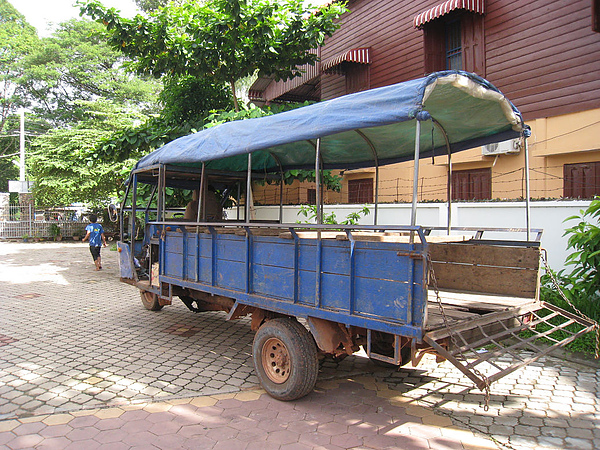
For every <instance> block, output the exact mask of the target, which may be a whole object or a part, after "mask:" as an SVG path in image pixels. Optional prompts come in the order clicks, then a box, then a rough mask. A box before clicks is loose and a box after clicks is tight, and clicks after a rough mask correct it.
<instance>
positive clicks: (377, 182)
mask: <svg viewBox="0 0 600 450" xmlns="http://www.w3.org/2000/svg"><path fill="white" fill-rule="evenodd" d="M376 164H377V165H376V166H375V205H374V209H375V211H373V213H374V216H373V225H377V210H378V208H377V206H378V205H379V161H376Z"/></svg>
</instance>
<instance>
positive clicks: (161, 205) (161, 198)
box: [135, 164, 167, 222]
mask: <svg viewBox="0 0 600 450" xmlns="http://www.w3.org/2000/svg"><path fill="white" fill-rule="evenodd" d="M165 172H166V168H165V166H164V164H161V165H160V167H159V168H158V198H157V204H156V209H157V214H156V220H157V221H158V222H162V221H163V220H164V211H165V187H166V186H165V184H166V179H167V177H166V173H165ZM136 177H137V175H136ZM135 179H137V178H135ZM136 186H137V184H136Z"/></svg>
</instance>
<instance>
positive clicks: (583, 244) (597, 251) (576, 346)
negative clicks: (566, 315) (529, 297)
mask: <svg viewBox="0 0 600 450" xmlns="http://www.w3.org/2000/svg"><path fill="white" fill-rule="evenodd" d="M599 217H600V198H596V199H594V200H593V201H592V203H591V204H590V206H589V207H588V208H587V209H585V210H581V211H580V214H579V215H575V216H571V217H568V218H567V219H565V222H568V221H571V220H577V224H576V225H574V226H572V227H570V228H567V229H566V230H565V233H564V235H563V236H568V237H569V238H568V245H567V248H568V249H572V250H573V252H572V253H571V254H570V255H569V256H568V257H567V260H566V265H567V266H574V268H573V270H572V271H571V272H570V273H568V274H567V273H565V271H564V270H561V271H559V272H558V273H546V274H545V275H544V276H542V280H541V298H542V300H544V301H546V302H548V303H552V304H553V305H556V306H558V307H560V308H563V309H565V310H567V311H571V312H574V313H577V311H575V310H574V308H576V309H577V310H579V311H580V312H581V313H583V314H585V315H586V316H588V317H589V318H590V319H593V320H595V321H596V322H598V321H600V274H599V273H598V267H599V266H600V227H599V226H598V220H599ZM552 275H553V276H554V277H555V279H556V280H557V282H558V284H559V286H560V290H561V291H562V293H563V294H564V297H563V296H562V295H561V293H560V292H559V291H558V290H557V288H556V287H555V285H554V283H553V281H552ZM565 298H566V299H567V300H568V301H566V300H565ZM567 348H569V349H571V350H574V351H583V352H586V353H594V352H595V350H596V336H595V333H587V334H586V335H584V336H582V337H580V338H579V339H577V340H575V341H574V342H572V343H570V344H569V345H567Z"/></svg>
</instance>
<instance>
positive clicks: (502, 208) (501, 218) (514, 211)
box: [229, 200, 590, 271]
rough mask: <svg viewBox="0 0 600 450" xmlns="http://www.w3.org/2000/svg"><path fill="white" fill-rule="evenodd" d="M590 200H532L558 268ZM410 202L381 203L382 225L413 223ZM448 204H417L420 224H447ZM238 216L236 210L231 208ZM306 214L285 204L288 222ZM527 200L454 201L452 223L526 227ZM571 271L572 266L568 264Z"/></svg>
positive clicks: (261, 211) (341, 209) (267, 213)
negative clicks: (569, 229)
mask: <svg viewBox="0 0 600 450" xmlns="http://www.w3.org/2000/svg"><path fill="white" fill-rule="evenodd" d="M589 204H590V202H589V201H577V200H568V201H567V200H565V201H562V200H561V201H543V202H531V227H532V228H542V229H543V230H544V233H543V235H542V247H544V248H545V249H546V250H547V251H548V259H549V262H550V266H551V267H552V268H553V269H554V270H559V269H561V268H563V267H564V262H565V258H566V257H567V255H568V252H567V250H566V248H567V238H566V237H563V233H564V230H565V228H567V227H569V226H571V225H573V223H574V221H570V222H568V223H563V221H564V220H565V219H566V218H567V217H569V216H573V215H575V214H579V211H580V210H582V209H585V208H587V207H588V205H589ZM361 208H362V205H325V212H331V211H333V212H335V214H336V216H337V219H338V221H342V220H344V219H345V217H346V216H347V215H348V213H350V212H352V211H358V210H360V209H361ZM370 209H371V213H370V214H369V215H368V216H366V217H364V218H363V219H361V221H360V223H361V224H362V225H371V224H373V216H374V214H373V207H372V205H370ZM410 211H411V205H410V204H404V203H403V204H384V205H379V209H378V223H379V225H407V224H409V223H410ZM447 211H448V208H447V204H446V203H421V204H419V206H418V208H417V224H418V225H423V226H442V227H443V226H446V225H447V215H448V212H447ZM229 216H230V217H235V211H230V212H229ZM255 218H256V219H262V220H278V219H279V207H278V206H256V207H255ZM304 220H305V218H304V216H298V206H284V207H283V221H284V223H295V222H297V221H304ZM525 224H526V221H525V203H524V202H489V203H454V204H453V205H452V226H454V227H487V228H525ZM509 236H510V237H512V238H515V237H516V238H517V239H522V240H524V239H525V233H518V234H506V233H504V234H503V233H486V234H484V237H487V238H490V239H504V238H508V237H509ZM567 271H570V268H567Z"/></svg>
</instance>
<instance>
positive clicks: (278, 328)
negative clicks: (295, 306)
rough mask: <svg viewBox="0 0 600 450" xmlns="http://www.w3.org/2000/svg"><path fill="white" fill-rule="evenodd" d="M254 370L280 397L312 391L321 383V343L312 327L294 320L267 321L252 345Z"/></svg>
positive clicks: (286, 397) (288, 398) (294, 398)
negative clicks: (314, 334)
mask: <svg viewBox="0 0 600 450" xmlns="http://www.w3.org/2000/svg"><path fill="white" fill-rule="evenodd" d="M252 357H253V360H254V370H255V371H256V375H257V376H258V380H259V381H260V384H261V386H262V387H263V388H264V389H265V391H267V393H268V394H269V395H270V396H271V397H273V398H276V399H278V400H284V401H290V400H296V399H298V398H301V397H304V396H305V395H307V394H308V393H310V392H312V390H313V389H314V387H315V384H316V382H317V374H318V372H319V362H318V358H317V346H316V344H315V341H314V339H313V337H312V336H311V335H310V333H309V332H308V330H307V329H306V328H304V327H303V326H302V325H301V324H300V323H298V322H297V321H295V320H293V319H287V318H277V319H273V320H269V321H268V322H265V323H264V324H263V325H262V326H261V327H260V328H259V330H258V331H257V333H256V335H255V336H254V342H253V344H252Z"/></svg>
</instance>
